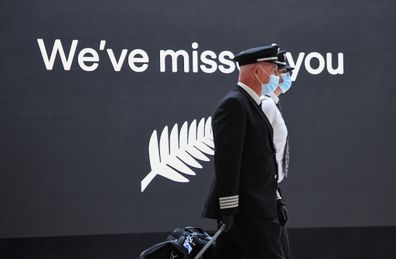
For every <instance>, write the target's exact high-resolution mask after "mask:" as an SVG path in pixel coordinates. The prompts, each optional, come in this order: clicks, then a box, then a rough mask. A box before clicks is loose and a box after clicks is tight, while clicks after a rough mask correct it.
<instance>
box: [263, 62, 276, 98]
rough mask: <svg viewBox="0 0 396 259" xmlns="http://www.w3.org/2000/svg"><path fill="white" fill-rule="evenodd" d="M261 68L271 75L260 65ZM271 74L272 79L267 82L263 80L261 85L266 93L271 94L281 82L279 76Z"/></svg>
mask: <svg viewBox="0 0 396 259" xmlns="http://www.w3.org/2000/svg"><path fill="white" fill-rule="evenodd" d="M260 69H261V70H263V71H264V73H266V74H267V75H269V74H268V73H267V72H266V71H265V70H264V69H262V68H261V67H260ZM269 76H270V80H269V82H268V83H267V84H264V83H263V82H261V81H260V80H259V81H260V83H261V87H262V91H263V94H264V95H270V94H271V93H273V92H274V91H275V89H276V88H277V87H278V84H279V76H276V75H269Z"/></svg>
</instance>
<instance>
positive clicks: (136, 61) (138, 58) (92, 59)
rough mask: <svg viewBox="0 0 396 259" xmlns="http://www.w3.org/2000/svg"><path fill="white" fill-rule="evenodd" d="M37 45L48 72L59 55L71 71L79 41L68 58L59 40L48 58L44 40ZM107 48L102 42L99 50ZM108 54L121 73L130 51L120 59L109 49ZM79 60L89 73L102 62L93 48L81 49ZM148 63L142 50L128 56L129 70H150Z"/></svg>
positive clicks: (147, 58)
mask: <svg viewBox="0 0 396 259" xmlns="http://www.w3.org/2000/svg"><path fill="white" fill-rule="evenodd" d="M37 43H38V45H39V48H40V52H41V56H42V57H43V61H44V64H45V68H46V69H47V70H52V69H53V67H54V63H55V58H56V57H57V54H58V53H59V56H60V59H61V62H62V65H63V69H64V70H66V71H69V70H70V68H71V66H72V63H73V60H74V56H75V53H76V49H77V44H78V40H73V41H72V44H71V46H70V50H69V54H68V55H67V57H66V54H65V51H64V49H63V46H62V42H61V41H60V40H59V39H56V40H55V42H54V45H53V47H52V51H51V56H50V57H49V56H48V52H47V49H46V48H45V44H44V41H43V39H37ZM105 46H106V41H105V40H101V41H100V44H99V50H101V51H103V50H104V49H105ZM106 53H107V55H108V56H109V59H110V62H111V64H112V66H113V68H114V71H117V72H118V71H120V70H121V68H122V65H123V64H124V62H125V58H126V56H127V54H128V50H127V49H123V50H122V51H121V54H120V55H119V57H118V58H117V57H116V56H115V54H114V51H113V50H112V49H109V48H108V49H106ZM77 59H78V65H79V66H80V68H81V69H82V70H84V71H88V72H90V71H94V70H96V69H97V68H98V66H99V61H100V58H99V54H98V51H96V50H95V49H93V48H83V49H81V50H80V52H79V53H78V58H77ZM148 62H149V56H148V55H147V53H146V52H145V51H144V50H142V49H134V50H132V51H131V52H130V53H129V55H128V65H129V68H130V69H131V70H133V71H134V72H144V71H146V69H147V68H148Z"/></svg>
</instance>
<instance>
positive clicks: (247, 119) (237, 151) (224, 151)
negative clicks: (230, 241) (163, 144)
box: [202, 86, 277, 219]
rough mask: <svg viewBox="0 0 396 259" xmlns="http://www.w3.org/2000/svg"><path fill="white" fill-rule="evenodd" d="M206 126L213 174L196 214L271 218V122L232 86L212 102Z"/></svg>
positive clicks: (273, 208)
mask: <svg viewBox="0 0 396 259" xmlns="http://www.w3.org/2000/svg"><path fill="white" fill-rule="evenodd" d="M212 128H213V137H214V143H215V154H214V166H215V178H214V180H213V183H212V186H211V188H210V191H209V196H208V198H207V201H206V203H205V207H204V210H203V212H202V216H203V217H207V218H214V219H219V218H221V216H222V215H237V216H238V217H241V218H262V219H273V218H275V217H276V216H277V212H276V211H277V210H276V189H277V163H276V159H275V148H274V145H273V133H272V127H271V124H270V123H269V121H268V119H267V117H266V116H265V114H264V113H263V112H262V110H261V107H260V106H259V105H257V103H256V102H255V101H254V100H253V98H252V97H251V96H250V95H249V94H248V93H247V92H246V91H245V90H244V89H242V88H241V87H239V86H236V87H235V88H233V89H232V90H231V91H230V92H229V93H228V94H227V95H226V96H225V97H224V98H223V99H222V100H221V101H220V102H219V104H218V105H217V107H216V108H215V111H214V114H213V120H212Z"/></svg>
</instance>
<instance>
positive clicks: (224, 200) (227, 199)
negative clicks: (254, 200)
mask: <svg viewBox="0 0 396 259" xmlns="http://www.w3.org/2000/svg"><path fill="white" fill-rule="evenodd" d="M219 204H220V210H224V209H233V208H238V206H239V196H238V195H233V196H223V197H220V198H219Z"/></svg>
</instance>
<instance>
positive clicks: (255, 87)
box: [239, 80, 262, 96]
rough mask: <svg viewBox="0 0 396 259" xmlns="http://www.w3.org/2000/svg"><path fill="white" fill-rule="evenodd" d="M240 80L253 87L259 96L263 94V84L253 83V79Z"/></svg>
mask: <svg viewBox="0 0 396 259" xmlns="http://www.w3.org/2000/svg"><path fill="white" fill-rule="evenodd" d="M239 82H241V83H243V84H245V85H246V86H248V87H249V88H250V89H252V90H253V91H254V92H255V93H256V94H257V95H258V96H261V95H262V89H261V85H258V84H257V83H253V82H251V81H247V80H239Z"/></svg>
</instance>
